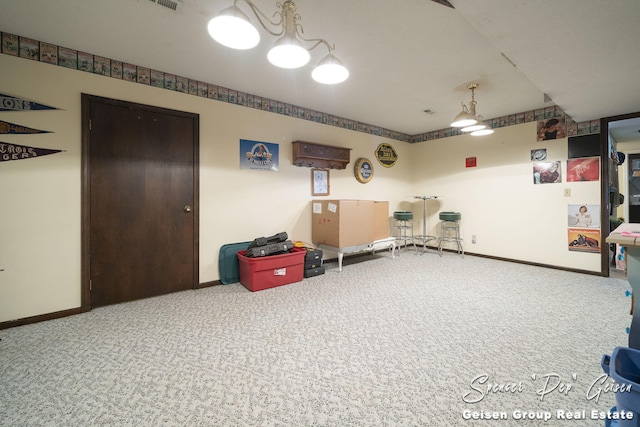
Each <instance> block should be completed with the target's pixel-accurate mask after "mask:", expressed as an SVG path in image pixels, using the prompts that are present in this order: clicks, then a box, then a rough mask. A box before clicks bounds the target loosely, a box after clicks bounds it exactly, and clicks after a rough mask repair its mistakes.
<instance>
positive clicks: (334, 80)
mask: <svg viewBox="0 0 640 427" xmlns="http://www.w3.org/2000/svg"><path fill="white" fill-rule="evenodd" d="M311 77H313V80H315V81H317V82H318V83H324V84H326V85H334V84H338V83H342V82H343V81H345V80H347V79H348V78H349V70H347V67H345V66H344V64H342V61H340V60H339V59H338V58H336V57H335V56H333V55H332V54H329V55H327V56H325V57H324V58H323V59H322V61H320V63H319V64H318V66H317V67H316V68H314V69H313V71H312V72H311Z"/></svg>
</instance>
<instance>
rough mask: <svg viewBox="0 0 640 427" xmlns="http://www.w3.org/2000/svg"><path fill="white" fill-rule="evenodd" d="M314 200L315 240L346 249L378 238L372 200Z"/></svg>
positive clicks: (312, 232)
mask: <svg viewBox="0 0 640 427" xmlns="http://www.w3.org/2000/svg"><path fill="white" fill-rule="evenodd" d="M311 203H312V214H311V215H312V226H311V239H312V240H313V242H314V243H317V244H324V245H327V246H332V247H335V248H345V247H349V246H355V245H360V244H363V243H369V242H372V241H373V240H374V202H373V201H372V200H314V201H312V202H311Z"/></svg>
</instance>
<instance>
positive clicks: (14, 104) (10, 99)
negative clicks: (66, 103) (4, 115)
mask: <svg viewBox="0 0 640 427" xmlns="http://www.w3.org/2000/svg"><path fill="white" fill-rule="evenodd" d="M33 110H57V108H55V107H49V106H48V105H44V104H38V103H37V102H33V101H29V100H26V99H22V98H16V97H15V96H9V95H3V94H0V111H33Z"/></svg>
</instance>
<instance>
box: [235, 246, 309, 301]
mask: <svg viewBox="0 0 640 427" xmlns="http://www.w3.org/2000/svg"><path fill="white" fill-rule="evenodd" d="M306 252H307V251H306V250H305V249H304V248H298V247H294V248H293V249H291V252H289V253H288V254H282V255H270V256H265V257H259V258H249V257H246V256H244V254H245V253H247V251H239V252H238V262H239V264H240V283H242V284H243V285H244V287H245V288H247V289H249V290H250V291H251V292H255V291H261V290H263V289H268V288H274V287H276V286H281V285H287V284H289V283H295V282H300V281H302V279H303V276H304V256H305V254H306Z"/></svg>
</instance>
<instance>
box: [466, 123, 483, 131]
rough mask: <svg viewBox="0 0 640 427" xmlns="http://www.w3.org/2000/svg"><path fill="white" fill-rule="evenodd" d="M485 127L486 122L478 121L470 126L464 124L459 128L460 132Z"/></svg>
mask: <svg viewBox="0 0 640 427" xmlns="http://www.w3.org/2000/svg"><path fill="white" fill-rule="evenodd" d="M486 127H487V125H486V123H484V122H478V123H475V124H473V125H471V126H465V127H463V128H462V129H460V130H461V131H462V132H475V131H478V130H480V129H485V128H486Z"/></svg>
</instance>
